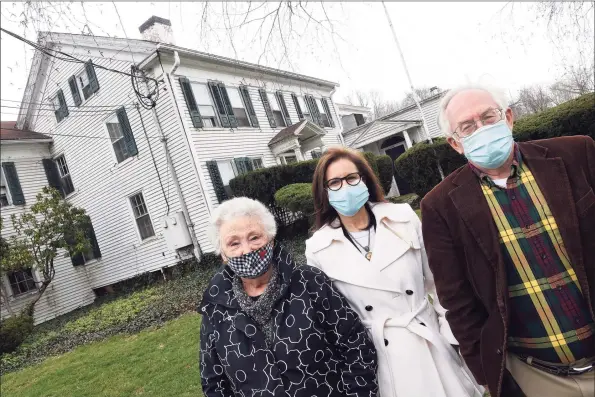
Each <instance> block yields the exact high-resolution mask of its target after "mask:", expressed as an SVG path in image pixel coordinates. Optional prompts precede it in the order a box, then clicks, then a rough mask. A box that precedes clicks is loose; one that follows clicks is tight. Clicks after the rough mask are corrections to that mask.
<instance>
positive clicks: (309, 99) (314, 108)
mask: <svg viewBox="0 0 595 397" xmlns="http://www.w3.org/2000/svg"><path fill="white" fill-rule="evenodd" d="M304 98H305V99H306V104H307V105H308V107H310V114H311V115H312V120H314V122H315V123H316V124H318V125H319V126H320V127H324V124H323V123H322V117H320V111H319V110H318V105H316V99H314V97H313V96H312V95H306V96H305V97H304Z"/></svg>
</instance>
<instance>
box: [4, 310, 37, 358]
mask: <svg viewBox="0 0 595 397" xmlns="http://www.w3.org/2000/svg"><path fill="white" fill-rule="evenodd" d="M32 331H33V316H32V315H30V314H29V313H26V312H23V313H21V314H16V315H14V316H13V317H9V318H7V319H5V320H2V323H1V325H0V354H4V353H12V352H13V351H15V350H16V349H17V348H18V347H19V346H20V345H21V343H23V341H24V340H25V338H26V337H27V336H29V335H30V334H31V332H32Z"/></svg>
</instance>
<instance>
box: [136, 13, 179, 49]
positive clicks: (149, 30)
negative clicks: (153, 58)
mask: <svg viewBox="0 0 595 397" xmlns="http://www.w3.org/2000/svg"><path fill="white" fill-rule="evenodd" d="M138 30H139V31H140V32H141V34H142V35H143V40H149V41H155V42H158V43H165V44H174V45H175V44H176V41H175V39H174V34H173V31H172V30H171V22H170V21H169V19H165V18H160V17H156V16H155V15H153V16H152V17H151V18H149V19H147V21H146V22H145V23H143V24H142V25H140V27H139V28H138Z"/></svg>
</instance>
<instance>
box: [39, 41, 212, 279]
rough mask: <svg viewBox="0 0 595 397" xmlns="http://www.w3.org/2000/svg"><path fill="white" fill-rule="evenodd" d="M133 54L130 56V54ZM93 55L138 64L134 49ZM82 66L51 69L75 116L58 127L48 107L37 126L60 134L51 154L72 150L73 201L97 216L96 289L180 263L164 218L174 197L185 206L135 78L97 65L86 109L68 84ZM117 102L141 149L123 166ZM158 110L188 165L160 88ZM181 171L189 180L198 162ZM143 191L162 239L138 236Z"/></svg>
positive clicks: (125, 66)
mask: <svg viewBox="0 0 595 397" xmlns="http://www.w3.org/2000/svg"><path fill="white" fill-rule="evenodd" d="M135 55H136V61H137V62H138V61H139V60H140V59H142V56H141V55H139V54H135ZM126 56H127V57H128V58H130V59H125V57H126ZM88 57H89V56H88ZM91 58H92V59H93V62H94V63H97V64H99V65H104V66H106V67H109V68H112V69H117V70H122V71H126V72H128V71H129V70H130V65H131V61H132V59H131V58H132V57H131V55H130V53H129V52H128V53H121V54H119V56H118V57H116V58H115V59H111V60H106V59H105V58H104V57H101V56H100V55H99V54H97V52H96V51H94V52H92V54H91ZM82 67H83V65H80V64H73V63H64V62H61V61H55V62H54V65H53V67H51V68H50V71H49V73H48V80H49V81H50V83H48V85H49V87H50V88H52V89H51V90H50V89H47V90H46V92H54V91H56V89H57V86H58V85H59V86H60V88H62V90H63V92H64V95H65V98H66V101H67V103H68V107H69V111H70V115H69V116H68V117H67V118H65V119H64V120H63V121H62V122H60V123H59V124H57V123H56V121H55V117H54V114H53V111H49V110H44V111H41V112H40V116H39V117H38V118H37V120H36V122H35V124H34V126H33V129H34V130H36V131H38V132H41V133H47V134H49V135H52V136H53V138H54V145H53V148H52V153H53V154H54V155H59V154H64V155H65V157H66V161H67V163H68V166H69V168H70V171H71V175H72V181H73V184H74V187H75V189H76V192H75V193H73V194H72V196H70V197H69V198H68V199H69V200H70V201H71V202H72V203H73V204H75V205H77V206H80V207H83V208H85V210H86V211H87V213H88V214H89V216H90V217H91V220H92V222H93V227H94V229H95V233H96V236H97V241H98V244H99V247H100V249H101V253H102V258H101V259H100V260H99V261H97V262H95V263H92V264H89V265H86V266H85V267H86V269H87V271H88V273H89V277H90V282H91V285H92V287H93V288H97V287H101V286H105V285H109V284H113V283H115V282H118V281H121V280H125V279H128V278H130V277H133V276H135V275H138V274H141V273H144V272H149V271H155V270H159V269H160V268H163V267H167V266H171V265H174V264H176V263H177V262H178V259H177V258H176V256H175V254H174V253H172V252H169V250H168V249H167V247H166V244H165V241H164V238H163V236H162V227H161V222H160V218H161V217H162V216H164V215H165V214H166V211H167V205H166V198H165V197H167V201H168V202H169V207H170V212H172V211H179V210H180V205H179V202H178V197H177V194H176V191H175V189H174V187H173V184H172V181H171V175H170V173H169V170H168V167H167V164H166V160H165V153H164V150H163V147H162V143H161V141H160V137H159V136H158V133H157V129H156V127H155V125H154V123H153V118H152V116H151V111H148V110H145V109H142V108H141V109H140V112H141V115H142V120H143V122H144V125H145V128H146V133H147V135H148V137H149V139H147V137H146V136H145V133H144V130H143V127H142V123H141V118H140V116H139V113H138V111H137V110H136V108H135V107H134V106H133V105H132V103H133V102H134V101H135V100H136V97H135V96H134V93H133V91H132V86H131V83H130V78H129V77H127V76H123V75H120V74H116V73H112V72H109V71H105V70H102V69H100V68H95V72H96V74H97V78H98V81H99V87H100V88H99V91H98V92H97V93H96V94H94V95H93V96H92V97H90V98H89V99H88V100H87V101H85V102H83V104H82V106H81V107H80V108H76V107H75V106H74V103H73V100H72V95H71V93H70V88H69V86H68V78H69V77H70V76H71V75H73V74H76V73H77V72H79V71H80V70H81V68H82ZM48 95H50V94H46V95H45V97H48ZM162 104H163V106H162ZM102 105H114V106H113V108H105V110H104V108H97V107H95V106H102ZM118 105H125V106H126V112H127V115H128V119H129V121H130V125H131V128H132V131H133V134H134V137H135V141H136V145H137V147H138V156H136V157H134V158H130V159H127V160H125V161H123V162H122V163H120V164H117V163H116V158H115V155H114V151H113V148H112V145H111V141H110V140H109V139H108V137H109V136H108V132H107V130H106V127H105V121H106V119H107V118H109V117H111V115H113V114H115V110H116V109H117V107H118ZM44 108H45V109H47V107H44ZM112 109H113V110H112ZM157 109H158V111H159V116H160V122H161V124H162V126H164V133H165V134H168V135H169V138H168V145H169V147H170V149H171V151H172V158H174V161H176V162H178V164H183V163H189V162H190V158H189V157H188V156H184V155H182V154H180V153H182V152H183V151H184V150H185V149H184V145H183V139H184V136H183V134H182V133H181V132H180V131H179V130H178V128H176V123H174V121H175V120H176V118H177V115H176V112H175V109H174V108H173V107H172V106H171V104H170V101H168V100H167V92H166V91H162V92H161V97H160V99H159V103H158V106H157ZM85 112H88V113H85ZM72 135H76V136H77V137H73V136H72ZM80 136H84V137H80ZM85 137H86V138H85ZM149 142H150V145H151V147H152V150H153V155H154V156H155V163H156V164H157V169H158V171H159V174H160V175H161V179H162V181H163V184H164V190H165V197H164V194H163V192H162V189H161V186H160V184H159V180H158V177H157V171H156V170H155V165H154V163H153V159H152V157H151V154H150V150H149ZM176 169H177V170H178V174H179V177H180V179H184V178H185V177H186V176H185V172H188V171H187V170H189V169H191V167H184V166H180V167H176ZM137 192H142V193H143V197H144V199H145V202H146V204H147V208H148V210H149V213H150V216H151V220H152V223H153V228H154V230H155V233H156V236H155V237H153V238H149V239H147V240H145V241H141V239H140V237H139V235H138V231H137V227H136V223H135V221H134V217H133V213H132V208H131V206H130V202H129V196H131V195H133V194H135V193H137ZM187 193H188V194H189V195H190V194H191V193H193V194H192V197H194V198H195V199H196V200H197V201H198V202H200V200H201V197H200V194H198V193H196V192H193V191H192V189H191V188H188V189H187ZM187 201H190V200H188V199H187ZM192 207H193V208H194V209H195V213H198V212H199V210H198V207H199V204H195V205H193V206H192ZM195 215H196V214H195Z"/></svg>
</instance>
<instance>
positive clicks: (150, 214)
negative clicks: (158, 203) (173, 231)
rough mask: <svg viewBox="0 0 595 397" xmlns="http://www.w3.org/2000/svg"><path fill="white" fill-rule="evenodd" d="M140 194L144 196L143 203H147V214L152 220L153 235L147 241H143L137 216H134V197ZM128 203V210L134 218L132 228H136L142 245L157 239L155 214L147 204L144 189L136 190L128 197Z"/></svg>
mask: <svg viewBox="0 0 595 397" xmlns="http://www.w3.org/2000/svg"><path fill="white" fill-rule="evenodd" d="M139 193H140V194H141V195H142V196H143V202H144V203H145V207H146V208H147V214H148V215H149V219H150V220H151V225H152V227H153V235H152V236H149V237H147V238H145V239H143V238H142V236H141V234H140V230H139V228H138V223H137V222H136V220H137V218H136V215H135V214H134V208H133V207H132V197H134V196H136V195H137V194H139ZM126 201H127V202H128V209H129V211H130V216H131V217H132V226H133V227H134V230H135V232H136V236H137V238H138V241H139V242H140V243H141V244H142V243H145V242H147V241H151V240H153V239H155V238H157V237H158V236H157V231H156V229H155V224H154V222H153V219H154V218H153V214H152V212H151V209H150V208H149V204H148V203H147V199H146V198H145V192H144V191H143V189H139V190H135V191H134V192H132V193H130V194H128V195H126Z"/></svg>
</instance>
